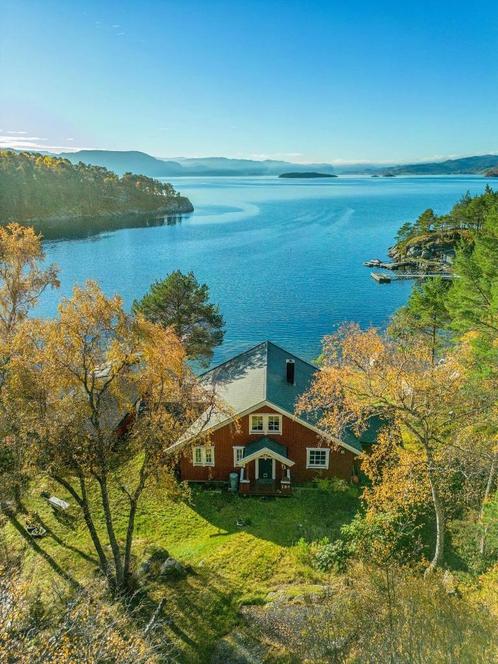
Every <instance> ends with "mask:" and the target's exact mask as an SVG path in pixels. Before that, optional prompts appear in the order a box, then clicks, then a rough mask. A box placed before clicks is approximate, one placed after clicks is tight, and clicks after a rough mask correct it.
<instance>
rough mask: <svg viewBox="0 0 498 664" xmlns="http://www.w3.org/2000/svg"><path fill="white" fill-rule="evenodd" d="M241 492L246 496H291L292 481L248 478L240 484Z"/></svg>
mask: <svg viewBox="0 0 498 664" xmlns="http://www.w3.org/2000/svg"><path fill="white" fill-rule="evenodd" d="M239 494H241V495H245V496H290V495H291V494H292V487H291V483H290V482H284V481H282V480H272V481H271V482H260V481H258V480H254V481H250V480H247V481H245V482H243V483H241V484H239Z"/></svg>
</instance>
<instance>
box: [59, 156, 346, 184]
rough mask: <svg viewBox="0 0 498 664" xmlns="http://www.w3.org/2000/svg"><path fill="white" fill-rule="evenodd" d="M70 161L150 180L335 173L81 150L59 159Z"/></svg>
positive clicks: (322, 167)
mask: <svg viewBox="0 0 498 664" xmlns="http://www.w3.org/2000/svg"><path fill="white" fill-rule="evenodd" d="M57 156H60V157H63V158H65V159H68V160H69V161H70V162H71V163H73V164H77V163H78V162H80V161H81V162H83V163H84V164H90V165H92V166H103V167H104V168H108V169H109V170H112V171H114V172H115V173H117V174H118V175H123V174H124V173H135V174H137V175H146V176H148V177H154V178H160V177H179V176H180V177H181V176H195V175H206V176H228V175H233V176H237V175H239V176H252V175H280V173H282V171H289V170H293V171H309V170H317V171H323V172H326V173H332V172H333V171H334V169H333V167H332V166H331V165H330V164H293V163H292V162H288V161H277V160H272V159H266V160H264V161H257V160H255V159H229V158H227V157H195V158H185V157H178V158H173V159H169V158H165V159H158V158H157V157H152V156H151V155H149V154H147V153H145V152H138V151H133V150H131V151H120V150H79V151H78V152H63V153H61V154H60V155H57Z"/></svg>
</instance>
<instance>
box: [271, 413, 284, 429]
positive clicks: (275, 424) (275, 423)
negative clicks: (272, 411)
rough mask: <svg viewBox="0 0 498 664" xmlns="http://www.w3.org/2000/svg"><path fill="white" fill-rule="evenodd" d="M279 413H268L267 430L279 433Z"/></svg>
mask: <svg viewBox="0 0 498 664" xmlns="http://www.w3.org/2000/svg"><path fill="white" fill-rule="evenodd" d="M281 419H282V418H281V417H280V415H268V431H272V432H273V433H280V420H281Z"/></svg>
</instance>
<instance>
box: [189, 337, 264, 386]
mask: <svg viewBox="0 0 498 664" xmlns="http://www.w3.org/2000/svg"><path fill="white" fill-rule="evenodd" d="M268 343H269V342H268V341H260V342H259V343H258V344H256V345H255V346H251V348H248V349H247V350H243V351H241V352H240V353H237V355H232V357H229V358H228V360H225V361H224V362H220V363H219V364H217V365H215V366H214V367H211V369H208V370H207V371H204V372H203V373H201V374H199V375H198V376H197V378H202V377H203V376H207V374H209V373H211V372H212V371H214V370H215V369H219V368H220V367H222V366H224V365H225V364H228V363H229V362H233V360H236V359H237V358H238V357H242V355H246V354H247V353H252V351H253V350H256V348H259V346H262V345H263V344H266V346H267V351H266V358H267V360H268Z"/></svg>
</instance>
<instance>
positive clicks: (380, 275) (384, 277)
mask: <svg viewBox="0 0 498 664" xmlns="http://www.w3.org/2000/svg"><path fill="white" fill-rule="evenodd" d="M370 276H371V277H372V279H374V280H375V281H376V282H377V283H379V284H390V283H391V281H401V280H403V279H430V278H432V277H441V279H453V276H454V275H452V274H450V273H449V272H397V273H396V274H385V272H370Z"/></svg>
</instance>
